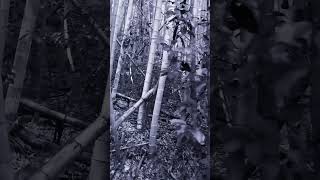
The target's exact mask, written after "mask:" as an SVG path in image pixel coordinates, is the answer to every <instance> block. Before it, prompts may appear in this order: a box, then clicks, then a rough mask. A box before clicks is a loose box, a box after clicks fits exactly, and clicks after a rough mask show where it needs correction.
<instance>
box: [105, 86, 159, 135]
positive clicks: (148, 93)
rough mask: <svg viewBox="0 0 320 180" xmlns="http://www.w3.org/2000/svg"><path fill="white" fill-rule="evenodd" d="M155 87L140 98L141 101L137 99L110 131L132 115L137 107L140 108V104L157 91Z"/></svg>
mask: <svg viewBox="0 0 320 180" xmlns="http://www.w3.org/2000/svg"><path fill="white" fill-rule="evenodd" d="M157 86H158V85H156V86H154V87H153V88H152V89H150V90H149V91H148V92H147V93H146V94H145V95H143V96H142V98H141V99H139V101H137V102H136V103H135V104H134V105H133V106H132V107H131V108H129V109H128V110H127V111H126V112H125V113H124V114H123V115H122V116H121V117H120V118H118V119H117V120H116V122H115V124H114V125H113V126H112V129H111V130H116V129H117V128H118V127H119V125H120V124H121V123H122V122H123V121H124V120H126V119H127V118H128V117H129V116H130V114H131V113H133V112H134V111H135V110H136V109H137V108H138V107H139V106H141V104H142V103H144V102H145V101H146V100H147V99H148V98H149V97H150V96H151V95H153V94H154V93H155V92H156V90H157Z"/></svg>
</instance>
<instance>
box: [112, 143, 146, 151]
mask: <svg viewBox="0 0 320 180" xmlns="http://www.w3.org/2000/svg"><path fill="white" fill-rule="evenodd" d="M148 144H149V143H140V144H136V145H134V146H127V147H123V148H120V150H126V149H131V148H134V147H140V146H145V145H148ZM111 152H116V150H112V151H111Z"/></svg>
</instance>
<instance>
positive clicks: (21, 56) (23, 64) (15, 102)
mask: <svg viewBox="0 0 320 180" xmlns="http://www.w3.org/2000/svg"><path fill="white" fill-rule="evenodd" d="M39 9H40V0H27V2H26V6H25V11H24V16H23V20H22V24H21V30H20V34H19V40H18V44H17V49H16V53H15V57H14V63H13V68H12V72H13V74H14V75H15V78H14V82H13V83H12V84H9V87H8V92H7V96H6V99H5V115H6V117H7V118H8V120H9V121H13V120H14V118H15V117H16V114H17V111H18V108H19V101H20V97H21V92H22V88H23V84H24V79H25V74H26V69H27V64H28V60H29V55H30V49H31V44H32V33H33V31H34V29H35V25H36V20H37V16H38V12H39Z"/></svg>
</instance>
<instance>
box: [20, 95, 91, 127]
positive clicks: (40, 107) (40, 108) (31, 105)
mask: <svg viewBox="0 0 320 180" xmlns="http://www.w3.org/2000/svg"><path fill="white" fill-rule="evenodd" d="M20 103H21V104H22V105H24V106H27V107H28V108H30V109H32V110H34V111H37V112H39V113H40V114H43V115H46V116H50V117H53V118H55V119H57V120H65V122H66V123H68V124H71V125H73V126H75V127H80V128H84V127H87V126H88V125H89V124H88V123H86V122H84V121H82V120H79V119H76V118H73V117H70V116H67V115H66V114H63V113H60V112H57V111H54V110H51V109H49V108H47V107H45V106H43V105H41V104H38V103H36V102H34V101H32V100H30V99H26V98H22V99H21V100H20Z"/></svg>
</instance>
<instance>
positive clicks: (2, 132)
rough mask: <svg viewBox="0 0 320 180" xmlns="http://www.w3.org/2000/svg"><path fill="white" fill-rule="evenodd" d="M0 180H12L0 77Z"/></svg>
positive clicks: (3, 29) (1, 21)
mask: <svg viewBox="0 0 320 180" xmlns="http://www.w3.org/2000/svg"><path fill="white" fill-rule="evenodd" d="M9 4H10V1H9V0H0V74H1V72H2V61H3V60H2V58H3V56H4V55H3V54H4V47H5V42H6V41H5V40H6V36H7V25H8V15H9ZM0 142H1V148H0V179H6V180H13V169H12V168H11V158H12V156H11V150H10V142H9V138H8V121H7V120H6V118H5V114H4V99H3V85H2V77H1V76H0Z"/></svg>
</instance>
